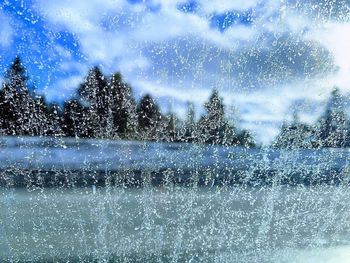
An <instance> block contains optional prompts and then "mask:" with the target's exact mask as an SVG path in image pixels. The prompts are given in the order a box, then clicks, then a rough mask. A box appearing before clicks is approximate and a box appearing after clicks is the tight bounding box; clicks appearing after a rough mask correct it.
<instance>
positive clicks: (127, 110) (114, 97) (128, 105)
mask: <svg viewBox="0 0 350 263" xmlns="http://www.w3.org/2000/svg"><path fill="white" fill-rule="evenodd" d="M109 98H110V102H109V103H110V105H111V107H110V110H111V113H112V118H113V126H114V127H115V130H116V132H117V133H118V135H119V136H120V137H121V138H128V137H130V136H132V135H134V134H135V132H136V130H137V112H136V102H135V100H134V98H133V97H132V90H131V87H130V86H129V85H128V84H127V83H125V82H124V81H123V79H122V76H121V74H120V73H115V74H114V75H113V76H112V78H111V81H110V96H109Z"/></svg>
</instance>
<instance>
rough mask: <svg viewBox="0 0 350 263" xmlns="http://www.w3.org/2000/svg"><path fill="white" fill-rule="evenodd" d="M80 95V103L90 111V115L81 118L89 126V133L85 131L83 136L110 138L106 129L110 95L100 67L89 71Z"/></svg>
mask: <svg viewBox="0 0 350 263" xmlns="http://www.w3.org/2000/svg"><path fill="white" fill-rule="evenodd" d="M78 95H79V98H80V100H81V101H80V102H79V103H81V104H83V105H85V107H86V108H87V111H88V114H84V115H83V116H81V117H82V118H86V119H84V120H83V119H82V120H81V122H82V124H83V123H84V124H85V123H86V125H87V126H84V127H85V128H86V129H87V131H83V134H87V136H88V137H95V138H103V137H110V134H108V133H107V131H108V129H106V127H107V125H108V121H109V119H108V117H109V115H108V114H109V111H108V109H109V108H110V105H109V96H110V94H109V92H108V83H107V79H106V77H105V76H104V75H103V73H102V72H101V70H100V69H99V68H98V67H94V68H92V69H90V70H89V73H88V75H87V76H86V78H85V81H84V83H83V84H81V85H80V87H79V89H78ZM108 135H109V136H108Z"/></svg>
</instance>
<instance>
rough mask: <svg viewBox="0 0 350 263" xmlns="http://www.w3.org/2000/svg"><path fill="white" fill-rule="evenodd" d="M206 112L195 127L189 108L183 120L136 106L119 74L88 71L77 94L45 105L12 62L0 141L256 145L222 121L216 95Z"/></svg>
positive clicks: (150, 104) (150, 101)
mask: <svg viewBox="0 0 350 263" xmlns="http://www.w3.org/2000/svg"><path fill="white" fill-rule="evenodd" d="M204 107H205V109H206V114H205V115H203V116H202V117H200V119H199V120H198V121H196V118H195V112H194V109H193V107H192V105H191V103H189V106H188V113H187V117H186V119H185V120H180V119H179V118H178V117H177V116H175V115H174V114H173V113H167V114H164V113H162V112H161V110H160V107H159V105H158V104H157V101H156V100H155V99H154V98H153V97H152V96H151V95H150V94H145V95H144V96H143V97H141V99H140V100H139V101H136V100H135V98H134V95H133V90H132V87H131V86H130V85H129V84H128V83H126V82H125V81H124V80H123V78H122V75H121V74H120V73H119V72H117V73H115V74H112V76H110V77H107V76H105V75H104V74H103V73H102V71H101V70H100V69H99V68H98V67H93V68H92V69H90V70H89V72H88V74H87V76H86V78H85V79H84V80H83V82H82V83H81V84H80V86H79V87H78V88H77V92H76V94H75V95H74V96H73V97H72V98H71V99H69V100H67V101H65V102H64V103H63V105H60V104H58V103H48V102H47V101H46V100H45V98H44V97H43V96H41V95H39V94H38V93H37V92H36V90H35V89H33V88H31V89H30V88H29V87H28V76H27V74H26V69H25V67H24V66H23V64H22V62H21V59H20V58H19V57H16V58H15V59H14V61H13V62H12V64H11V66H10V68H9V69H8V70H7V72H6V74H5V78H4V83H3V88H2V89H1V91H0V112H1V114H0V135H3V136H4V135H15V136H66V137H83V138H101V139H124V140H150V141H158V142H189V143H205V144H219V145H226V146H233V145H236V146H244V147H253V146H254V145H255V142H254V139H253V137H252V135H251V134H250V133H249V132H248V131H246V130H242V131H238V130H237V128H236V127H235V125H234V124H233V123H232V122H231V121H229V120H228V119H227V118H226V116H225V110H224V108H225V107H224V104H223V101H222V98H221V97H220V96H219V93H218V91H217V90H213V92H212V95H211V96H210V98H209V101H208V102H207V103H205V105H204Z"/></svg>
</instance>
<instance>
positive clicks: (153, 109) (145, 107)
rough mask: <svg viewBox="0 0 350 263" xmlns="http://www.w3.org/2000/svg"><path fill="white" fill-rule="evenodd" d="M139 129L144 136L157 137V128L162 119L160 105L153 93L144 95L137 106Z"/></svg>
mask: <svg viewBox="0 0 350 263" xmlns="http://www.w3.org/2000/svg"><path fill="white" fill-rule="evenodd" d="M137 114H138V123H139V130H140V132H141V133H142V136H143V137H144V138H150V139H157V136H156V135H157V128H158V127H159V124H160V122H161V120H162V115H161V113H160V110H159V107H158V105H157V104H156V103H155V101H154V99H153V98H152V97H151V95H149V94H147V95H145V96H143V97H142V98H141V100H140V102H139V105H138V107H137Z"/></svg>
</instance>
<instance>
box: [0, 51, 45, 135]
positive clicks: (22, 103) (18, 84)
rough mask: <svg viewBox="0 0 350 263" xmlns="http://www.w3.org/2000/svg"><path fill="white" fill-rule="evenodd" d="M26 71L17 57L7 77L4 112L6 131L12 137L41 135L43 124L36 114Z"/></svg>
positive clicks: (3, 104) (3, 103)
mask: <svg viewBox="0 0 350 263" xmlns="http://www.w3.org/2000/svg"><path fill="white" fill-rule="evenodd" d="M27 80H28V77H27V75H26V70H25V68H24V66H23V65H22V62H21V60H20V58H19V57H16V58H15V60H14V61H13V63H12V64H11V67H10V69H9V70H8V71H7V72H6V75H5V84H4V88H3V101H2V110H3V118H4V120H5V122H6V124H5V126H6V127H5V130H6V133H7V134H10V135H41V134H39V133H40V127H43V123H42V121H44V120H41V119H40V117H42V116H41V115H40V116H39V115H38V112H36V103H35V101H34V99H33V98H32V96H31V94H30V92H29V89H28V85H27Z"/></svg>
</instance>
